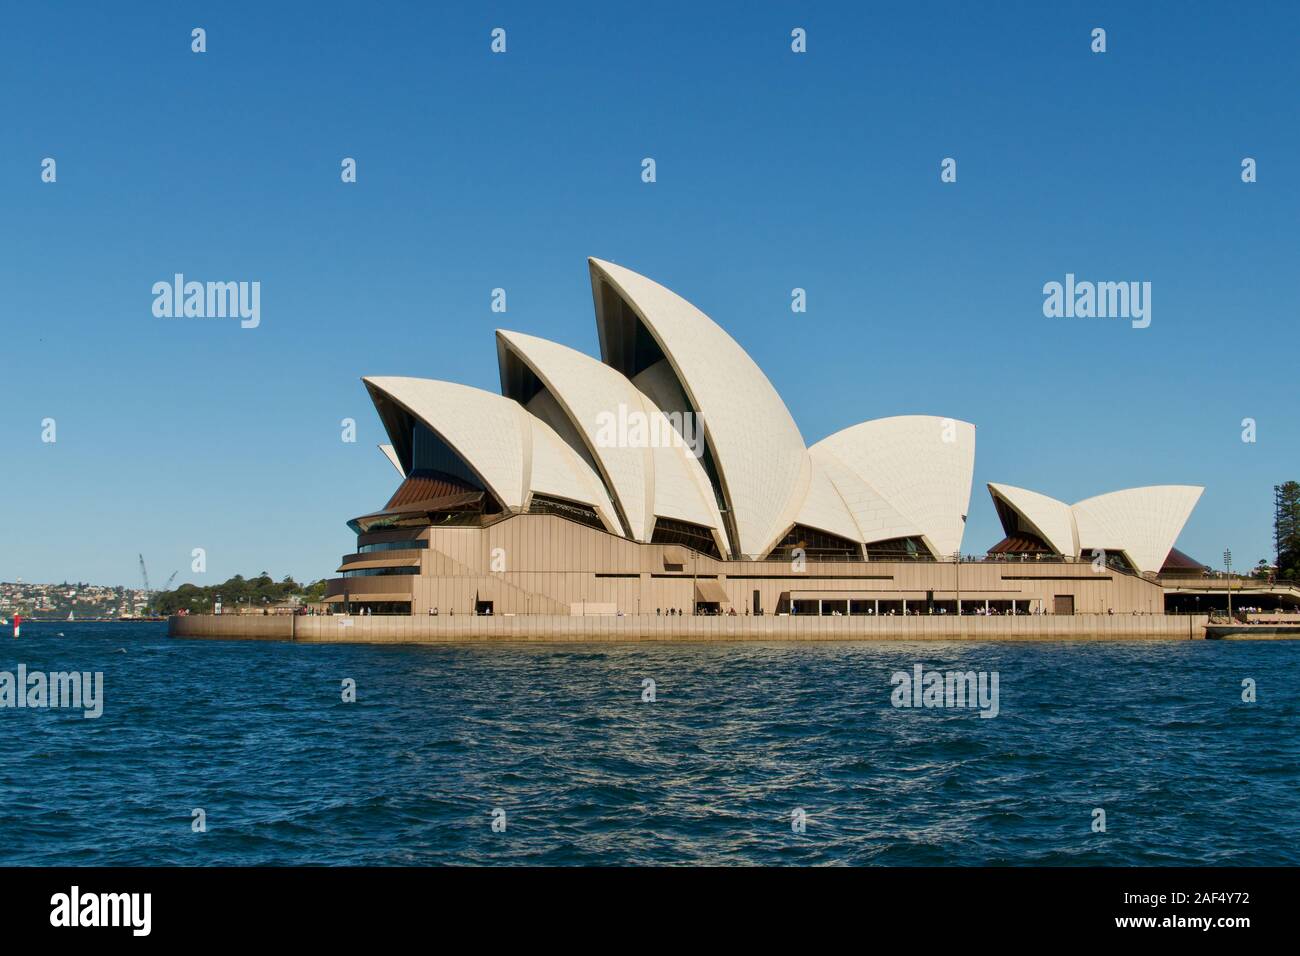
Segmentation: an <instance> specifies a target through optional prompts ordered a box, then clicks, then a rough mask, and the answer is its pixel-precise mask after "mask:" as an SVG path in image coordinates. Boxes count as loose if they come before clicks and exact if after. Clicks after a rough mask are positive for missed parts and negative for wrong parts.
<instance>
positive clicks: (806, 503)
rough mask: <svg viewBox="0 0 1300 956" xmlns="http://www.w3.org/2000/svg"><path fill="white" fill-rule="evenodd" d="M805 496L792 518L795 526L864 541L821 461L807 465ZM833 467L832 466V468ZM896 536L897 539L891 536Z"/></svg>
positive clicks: (851, 514) (825, 464)
mask: <svg viewBox="0 0 1300 956" xmlns="http://www.w3.org/2000/svg"><path fill="white" fill-rule="evenodd" d="M810 465H811V468H810V475H809V482H808V494H807V495H806V496H805V497H804V500H803V504H802V505H801V506H800V508H799V512H798V514H797V515H796V517H795V519H794V520H795V523H796V524H801V525H805V526H806V527H809V528H816V529H818V530H819V531H829V532H830V533H831V534H835V535H839V536H840V537H841V538H847V539H848V540H849V541H856V542H858V543H859V544H861V543H862V542H863V535H862V529H861V528H860V527H858V523H857V521H855V520H854V518H853V512H852V511H851V510H850V508H849V506H848V504H847V503H846V502H845V500H844V497H843V495H841V494H840V490H839V488H837V487H836V484H835V482H834V481H832V480H831V476H830V473H829V471H828V469H827V463H826V462H825V461H824V460H819V459H817V458H813V459H812V460H811V462H810ZM831 467H832V468H833V467H834V465H832V466H831ZM892 537H897V536H892Z"/></svg>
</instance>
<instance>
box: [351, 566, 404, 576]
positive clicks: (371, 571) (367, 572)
mask: <svg viewBox="0 0 1300 956" xmlns="http://www.w3.org/2000/svg"><path fill="white" fill-rule="evenodd" d="M419 573H420V569H419V567H418V566H417V567H412V568H357V569H356V570H355V571H344V572H343V576H344V577H345V578H373V577H384V576H386V575H389V574H419Z"/></svg>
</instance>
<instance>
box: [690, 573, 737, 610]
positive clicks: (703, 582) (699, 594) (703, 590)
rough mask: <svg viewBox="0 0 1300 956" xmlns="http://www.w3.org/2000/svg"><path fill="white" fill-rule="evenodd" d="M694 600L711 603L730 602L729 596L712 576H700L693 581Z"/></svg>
mask: <svg viewBox="0 0 1300 956" xmlns="http://www.w3.org/2000/svg"><path fill="white" fill-rule="evenodd" d="M695 600H697V601H705V602H707V603H711V604H730V603H731V598H729V597H727V592H726V591H724V590H722V585H721V584H719V583H718V582H717V581H714V580H713V579H712V578H701V579H699V580H697V581H696V582H695Z"/></svg>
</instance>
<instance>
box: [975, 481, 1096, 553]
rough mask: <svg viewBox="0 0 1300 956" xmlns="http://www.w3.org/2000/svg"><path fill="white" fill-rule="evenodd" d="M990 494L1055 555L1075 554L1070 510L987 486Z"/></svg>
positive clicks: (1020, 491) (1024, 492)
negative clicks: (1003, 504) (1022, 522)
mask: <svg viewBox="0 0 1300 956" xmlns="http://www.w3.org/2000/svg"><path fill="white" fill-rule="evenodd" d="M989 493H990V494H991V495H993V496H994V497H995V498H1001V499H1002V500H1003V501H1004V502H1006V504H1007V505H1009V506H1010V507H1011V509H1012V510H1013V511H1015V513H1016V514H1017V515H1019V516H1020V518H1021V520H1022V521H1024V523H1025V524H1026V525H1027V526H1028V527H1029V529H1030V530H1031V531H1033V532H1034V534H1036V535H1038V537H1040V538H1042V539H1043V541H1044V543H1046V544H1047V545H1048V546H1049V547H1051V548H1052V549H1053V550H1054V551H1056V552H1057V553H1058V554H1078V553H1079V541H1078V538H1077V536H1076V534H1075V530H1074V516H1073V515H1072V514H1071V513H1070V506H1069V505H1067V504H1066V503H1065V502H1064V501H1057V500H1056V499H1055V498H1049V497H1048V496H1047V495H1042V494H1039V493H1038V492H1036V491H1030V490H1029V489H1027V488H1017V487H1015V486H1014V485H1001V484H995V483H994V482H989Z"/></svg>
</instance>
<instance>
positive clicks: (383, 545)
mask: <svg viewBox="0 0 1300 956" xmlns="http://www.w3.org/2000/svg"><path fill="white" fill-rule="evenodd" d="M428 547H429V542H427V541H416V540H411V541H376V542H374V543H373V544H363V545H360V546H359V547H358V548H357V554H369V553H371V552H372V551H417V550H419V549H421V548H428Z"/></svg>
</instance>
